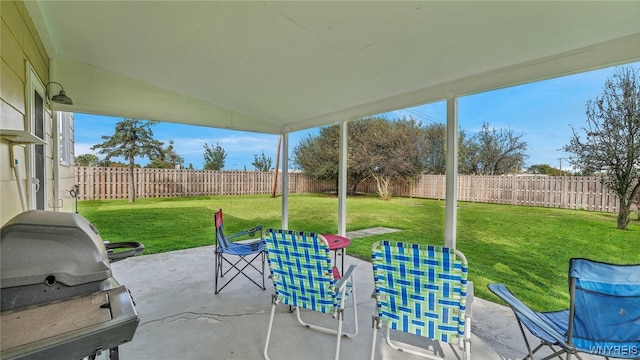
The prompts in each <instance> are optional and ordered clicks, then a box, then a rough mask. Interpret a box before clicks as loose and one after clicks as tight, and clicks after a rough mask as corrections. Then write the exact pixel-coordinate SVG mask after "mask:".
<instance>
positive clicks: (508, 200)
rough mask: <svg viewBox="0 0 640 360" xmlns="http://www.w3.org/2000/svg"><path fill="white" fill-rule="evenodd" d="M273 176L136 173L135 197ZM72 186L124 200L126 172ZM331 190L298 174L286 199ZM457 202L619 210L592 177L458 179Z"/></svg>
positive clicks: (85, 174) (419, 182)
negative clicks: (292, 195) (291, 196)
mask: <svg viewBox="0 0 640 360" xmlns="http://www.w3.org/2000/svg"><path fill="white" fill-rule="evenodd" d="M273 177H274V172H273V171H264V172H261V171H227V170H220V171H216V170H188V169H147V168H136V169H135V179H136V196H137V197H138V198H154V197H182V196H201V195H249V194H270V193H271V191H272V189H273ZM76 183H77V184H78V187H79V194H78V199H79V200H106V199H127V198H128V197H129V171H128V169H127V168H105V167H83V166H78V167H76ZM281 184H282V176H278V184H277V185H276V186H277V187H276V190H277V191H278V192H280V191H281V190H282V185H281ZM335 187H336V183H335V181H333V180H332V181H319V180H310V179H308V178H307V176H306V175H304V174H303V173H300V172H290V173H289V184H288V191H289V193H291V194H300V193H311V192H323V191H335ZM445 190H446V180H445V176H444V175H421V176H419V177H418V178H417V179H415V180H412V181H407V182H396V183H394V184H393V185H392V188H391V191H392V194H393V195H394V196H412V197H419V198H428V199H444V198H445ZM358 191H360V192H364V193H371V194H373V193H376V184H375V182H374V181H373V179H368V180H366V181H364V182H363V183H361V184H359V185H358ZM458 200H460V201H471V202H484V203H498V204H511V205H526V206H540V207H555V208H564V209H584V210H591V211H604V212H617V211H618V209H619V206H620V205H619V200H618V197H617V196H616V195H615V194H614V193H613V192H611V191H610V190H608V189H606V188H605V187H604V186H603V185H602V184H601V183H600V179H599V178H598V177H595V176H591V177H584V176H536V175H499V176H485V175H459V176H458Z"/></svg>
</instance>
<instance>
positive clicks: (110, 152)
mask: <svg viewBox="0 0 640 360" xmlns="http://www.w3.org/2000/svg"><path fill="white" fill-rule="evenodd" d="M153 125H155V122H153V121H147V120H139V119H130V118H126V119H123V120H122V121H120V122H119V123H117V124H116V128H115V133H114V134H113V135H111V136H106V135H103V136H102V140H104V142H102V143H101V144H97V145H94V146H92V147H91V150H98V152H99V153H100V154H104V155H106V156H105V160H107V161H109V160H110V159H111V158H112V157H123V158H124V159H125V160H128V161H129V179H130V181H129V184H130V189H129V202H135V201H136V186H135V185H136V184H135V173H134V169H135V166H136V163H135V159H136V157H148V158H152V157H154V156H159V155H160V154H161V153H162V145H163V143H162V142H160V141H158V140H155V139H154V138H153V131H152V130H151V126H153Z"/></svg>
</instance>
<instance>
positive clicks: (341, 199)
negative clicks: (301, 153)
mask: <svg viewBox="0 0 640 360" xmlns="http://www.w3.org/2000/svg"><path fill="white" fill-rule="evenodd" d="M339 151H340V160H339V161H338V189H337V191H338V235H340V236H345V234H346V233H347V122H346V121H343V122H342V123H341V124H340V149H339Z"/></svg>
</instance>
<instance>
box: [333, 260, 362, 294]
mask: <svg viewBox="0 0 640 360" xmlns="http://www.w3.org/2000/svg"><path fill="white" fill-rule="evenodd" d="M356 266H357V265H355V264H353V265H351V266H349V268H348V269H347V271H346V272H345V273H344V274H343V275H342V279H340V280H339V281H338V282H337V283H336V285H335V289H336V291H341V290H342V288H344V287H345V286H346V285H347V281H352V280H353V279H352V278H353V271H354V270H355V269H356Z"/></svg>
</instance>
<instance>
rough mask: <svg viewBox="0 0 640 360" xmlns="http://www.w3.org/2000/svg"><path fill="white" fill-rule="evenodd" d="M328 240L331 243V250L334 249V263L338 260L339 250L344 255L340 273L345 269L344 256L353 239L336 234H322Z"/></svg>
mask: <svg viewBox="0 0 640 360" xmlns="http://www.w3.org/2000/svg"><path fill="white" fill-rule="evenodd" d="M322 236H324V238H325V239H327V242H328V243H329V250H333V254H334V255H333V263H334V264H335V263H336V261H337V260H338V251H340V254H341V255H342V268H341V269H340V273H341V274H342V272H343V271H344V256H345V250H346V248H347V246H349V245H350V244H351V240H349V238H347V237H344V236H340V235H336V234H322Z"/></svg>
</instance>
